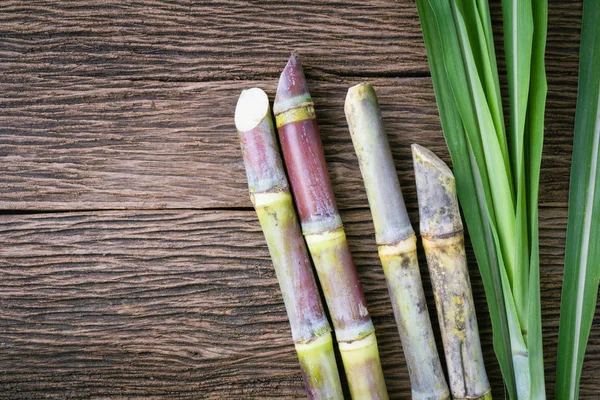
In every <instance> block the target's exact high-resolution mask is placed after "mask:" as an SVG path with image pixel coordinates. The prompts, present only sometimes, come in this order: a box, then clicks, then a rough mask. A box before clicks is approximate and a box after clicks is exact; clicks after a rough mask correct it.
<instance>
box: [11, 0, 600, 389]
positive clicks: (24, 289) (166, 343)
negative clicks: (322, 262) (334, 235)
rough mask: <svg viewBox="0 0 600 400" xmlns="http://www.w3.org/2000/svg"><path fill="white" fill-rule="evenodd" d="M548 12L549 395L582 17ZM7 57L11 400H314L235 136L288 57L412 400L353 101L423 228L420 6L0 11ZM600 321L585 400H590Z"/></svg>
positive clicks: (38, 5)
mask: <svg viewBox="0 0 600 400" xmlns="http://www.w3.org/2000/svg"><path fill="white" fill-rule="evenodd" d="M493 14H494V20H495V21H496V22H499V7H498V6H497V4H496V5H495V6H494V7H493ZM549 14H550V18H549V34H548V48H547V57H546V58H547V65H548V82H549V94H548V106H547V124H546V126H547V128H546V145H545V147H544V158H543V168H542V177H541V180H542V183H541V188H540V190H541V199H540V202H541V204H542V208H541V210H540V235H541V249H540V250H541V279H542V282H541V290H542V313H543V319H544V345H545V347H544V348H545V362H546V364H545V367H546V382H547V386H548V393H549V398H553V397H554V396H553V391H554V390H553V386H554V379H555V376H554V363H555V361H556V356H555V353H556V340H557V330H558V316H559V309H558V307H559V302H560V287H561V280H562V258H563V255H564V237H565V227H566V205H567V197H568V178H569V166H570V159H571V156H570V153H571V141H572V129H573V121H574V108H575V101H576V93H577V59H578V56H577V53H578V47H579V44H578V42H579V28H580V21H579V20H580V17H581V4H580V2H577V1H567V2H559V1H552V2H551V3H550V10H549ZM498 26H499V25H498ZM0 38H1V40H0V212H2V214H1V215H0V276H1V277H2V282H1V283H0V398H2V399H4V398H6V399H38V398H57V399H64V398H74V399H89V398H144V399H148V398H175V399H178V398H182V399H188V398H189V399H191V398H212V399H230V398H231V399H240V398H244V399H245V398H286V399H289V398H299V399H300V398H303V397H304V396H305V395H304V391H303V388H302V382H301V377H300V373H299V368H298V363H297V360H296V356H295V353H294V349H293V346H292V342H291V335H290V332H289V327H288V324H287V320H286V316H285V311H284V308H283V302H282V299H281V294H280V292H279V289H278V287H277V282H276V280H275V277H274V273H273V270H272V267H271V264H270V261H269V257H268V253H267V249H266V245H265V243H264V239H263V237H262V233H261V232H260V228H259V225H258V221H257V219H256V217H255V214H254V212H253V211H252V209H251V208H250V201H249V197H248V194H247V188H246V183H245V176H244V171H243V164H242V160H241V157H240V151H239V145H238V142H237V136H236V134H235V129H234V126H233V121H232V116H233V109H234V106H235V102H236V99H237V96H238V95H239V92H240V90H242V89H243V88H248V87H251V86H260V87H262V88H264V89H265V90H267V92H268V93H269V94H270V95H271V96H272V95H273V94H274V90H275V87H276V83H277V76H278V73H279V70H280V69H281V68H282V67H283V65H284V64H285V62H286V59H287V56H288V54H289V52H290V51H291V50H298V51H300V52H301V53H302V54H303V56H304V62H305V66H306V73H307V77H308V79H309V86H310V88H311V91H312V94H313V96H314V98H315V102H316V105H317V115H318V119H319V123H320V126H321V130H322V135H323V142H324V148H325V153H326V158H327V161H328V166H329V169H330V173H331V176H332V181H333V185H334V191H335V194H336V196H337V198H338V204H339V205H340V208H341V209H342V218H343V220H344V222H345V224H346V226H347V230H348V235H349V241H350V245H351V248H352V250H353V253H354V255H355V261H356V262H357V265H358V268H359V274H360V276H361V279H362V281H363V284H364V286H365V292H366V297H367V301H368V304H369V307H370V310H371V312H372V314H373V317H374V323H375V326H376V329H377V332H378V340H379V344H380V348H381V357H382V362H383V365H384V370H385V375H386V381H387V384H388V388H389V390H390V395H391V397H392V398H395V399H405V398H409V394H410V385H409V382H408V375H407V370H406V366H405V364H404V358H403V355H402V351H401V347H400V342H399V338H398V334H397V331H396V327H395V323H394V320H393V314H392V309H391V306H390V303H389V298H388V294H387V291H386V288H385V283H384V278H383V272H382V270H381V266H380V264H379V261H378V260H377V254H376V248H375V242H374V237H373V227H372V224H371V222H370V215H369V212H368V209H367V208H366V206H367V204H366V196H365V193H364V189H363V187H362V181H361V178H360V173H359V169H358V163H357V160H356V157H355V155H354V151H353V149H352V145H351V141H350V137H349V134H348V132H347V128H346V124H345V118H344V114H343V100H344V97H345V92H346V89H347V87H348V86H349V85H351V84H355V83H358V82H360V81H362V80H369V81H371V82H372V83H373V84H374V86H375V87H376V90H377V92H378V95H379V100H380V103H381V107H382V111H383V114H384V122H385V124H386V129H387V132H388V134H389V137H390V142H391V146H392V151H393V154H394V158H395V160H396V166H397V168H398V171H399V175H400V179H401V183H402V185H403V187H404V192H405V197H406V201H407V204H408V207H409V211H410V213H411V217H412V219H413V223H414V224H415V226H417V218H416V197H415V192H414V182H413V174H412V172H411V160H410V152H409V148H410V144H411V143H413V142H418V143H420V144H423V145H426V146H429V147H430V148H432V149H433V150H434V151H436V152H437V153H438V154H440V155H441V156H442V158H444V159H445V160H446V161H449V159H448V155H447V151H446V149H445V145H444V142H443V136H442V135H441V132H440V127H439V119H438V117H437V108H436V105H435V99H434V96H433V90H432V86H431V80H430V78H429V75H428V67H427V59H426V55H425V51H424V47H423V43H422V38H421V32H420V26H419V20H418V16H417V13H416V8H415V6H414V3H413V1H412V0H402V1H393V0H386V1H384V0H379V1H369V2H364V1H358V0H355V1H324V2H317V1H309V0H303V1H294V2H278V1H274V0H273V1H258V2H254V1H253V2H250V1H232V0H213V1H200V2H190V1H183V0H180V1H159V0H137V1H131V2H123V1H100V0H93V1H87V2H79V1H75V0H70V1H61V2H58V1H56V2H49V1H47V2H42V1H28V2H24V1H3V2H1V3H0ZM421 259H424V258H423V257H422V255H421ZM470 260H471V266H472V268H471V270H472V272H473V273H472V282H473V286H474V291H475V297H476V301H477V310H478V318H479V323H480V331H481V338H482V343H483V346H484V353H485V354H484V355H485V358H486V365H487V368H488V373H489V376H490V379H491V382H492V386H493V388H494V394H495V398H504V396H505V393H504V390H503V387H502V381H501V377H500V373H499V369H498V366H497V363H496V361H495V358H494V355H493V350H492V348H491V328H490V324H489V317H488V315H487V309H486V305H485V300H484V296H483V290H482V285H481V281H480V279H479V275H478V273H477V268H476V266H475V263H474V262H473V257H472V256H471V257H470ZM423 273H424V278H425V279H424V280H425V286H426V289H427V293H428V298H429V299H430V300H431V292H430V287H429V282H428V279H427V274H426V268H424V266H423ZM430 310H431V312H433V310H434V307H433V303H432V302H430ZM599 324H600V318H598V317H597V318H596V319H595V324H594V328H593V329H592V333H591V337H590V343H589V347H588V353H587V355H586V359H585V363H584V370H583V377H582V393H581V398H588V399H594V398H599V397H600V383H598V382H597V379H596V378H595V377H596V376H597V370H598V368H600V325H599ZM438 333H439V332H438V331H437V329H436V334H438Z"/></svg>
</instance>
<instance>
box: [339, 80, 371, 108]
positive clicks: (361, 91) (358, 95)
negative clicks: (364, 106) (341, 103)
mask: <svg viewBox="0 0 600 400" xmlns="http://www.w3.org/2000/svg"><path fill="white" fill-rule="evenodd" d="M374 97H377V96H376V95H375V89H373V85H371V84H370V83H369V82H361V83H359V84H358V85H354V86H352V87H351V88H350V89H348V94H347V95H346V105H348V104H350V103H352V102H353V101H361V100H364V99H372V98H374Z"/></svg>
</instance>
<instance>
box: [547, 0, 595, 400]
mask: <svg viewBox="0 0 600 400" xmlns="http://www.w3.org/2000/svg"><path fill="white" fill-rule="evenodd" d="M598 65H600V2H598V1H596V0H585V1H584V4H583V23H582V30H581V48H580V63H579V90H578V95H577V109H576V115H575V136H574V139H573V154H574V155H576V156H574V157H573V160H572V166H571V186H570V189H569V222H568V225H567V243H566V253H565V272H564V281H563V290H562V296H561V311H560V325H559V338H558V360H557V368H556V373H557V380H556V396H557V398H560V399H576V398H577V397H578V394H579V380H580V377H581V369H582V365H583V358H584V355H585V348H586V345H587V340H588V337H589V333H590V329H591V324H592V320H593V316H594V312H595V309H596V298H597V294H598V280H599V277H600V261H599V260H600V245H598V243H600V154H599V147H600V69H599V68H598Z"/></svg>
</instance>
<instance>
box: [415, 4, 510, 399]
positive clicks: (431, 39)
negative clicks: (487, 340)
mask: <svg viewBox="0 0 600 400" xmlns="http://www.w3.org/2000/svg"><path fill="white" fill-rule="evenodd" d="M416 3H417V8H418V11H419V17H420V19H421V21H422V27H423V37H424V41H425V46H426V49H427V54H428V60H429V65H430V70H431V76H432V80H433V84H434V88H435V96H436V100H437V104H438V109H439V114H440V120H441V123H442V128H443V131H444V136H445V138H446V143H447V145H448V149H449V151H450V156H451V157H452V162H453V169H454V174H455V177H456V186H457V192H458V196H459V199H460V202H461V206H462V208H463V210H464V211H465V212H464V215H465V219H466V222H467V227H468V230H469V235H470V238H471V242H472V244H473V248H474V250H475V256H476V258H477V262H478V265H479V269H480V271H481V277H482V280H483V283H484V287H485V293H486V298H487V303H488V309H489V313H490V318H491V322H492V328H493V342H494V350H495V352H496V357H497V359H498V363H499V365H500V369H501V371H502V375H503V377H504V381H505V383H506V387H507V391H508V393H509V396H510V397H511V398H512V399H516V398H517V394H516V386H515V379H514V370H513V364H512V358H511V343H510V333H509V326H508V320H507V315H506V308H505V304H504V298H503V293H502V283H501V281H500V272H499V266H498V260H497V257H496V255H495V244H494V243H493V242H492V240H491V239H490V238H491V233H490V229H491V228H490V223H489V220H490V219H489V218H487V217H486V216H485V215H483V214H482V213H481V211H480V206H481V204H485V203H486V201H487V200H486V199H487V198H489V197H490V195H489V186H488V185H489V183H488V182H489V181H488V179H487V173H486V170H485V164H484V160H483V151H482V150H481V143H480V141H476V142H475V144H473V143H470V142H468V139H467V135H466V133H465V129H466V128H470V129H474V130H475V131H476V130H477V126H476V123H475V117H474V110H473V109H472V104H471V100H470V97H469V92H468V83H467V79H466V73H465V71H464V67H462V68H461V66H462V62H461V61H460V60H454V61H453V60H451V59H447V57H450V58H451V57H460V48H459V45H458V37H457V31H456V27H455V26H453V25H454V24H453V19H452V11H451V9H450V7H449V4H448V3H446V2H444V1H435V0H417V1H416ZM436 11H437V13H438V14H439V15H436ZM448 18H449V19H448ZM442 38H445V39H446V40H442ZM445 50H448V52H447V53H446V52H445ZM453 79H454V83H455V86H456V88H453V87H452V86H451V84H450V82H451V81H452V80H453ZM461 96H462V97H461ZM459 97H460V99H459ZM459 100H460V101H459ZM460 106H462V107H463V114H464V117H463V116H462V115H461V111H460ZM474 136H477V137H478V135H474ZM477 137H475V139H477ZM476 150H477V153H478V154H477V156H479V160H476V159H475V157H476V155H475V152H476ZM478 163H481V164H482V167H481V168H480V167H479V164H478ZM479 171H482V174H481V176H480V175H479ZM474 173H477V174H478V179H477V180H476V179H475V177H474V176H473V174H474ZM476 184H478V185H479V187H478V188H477V187H476ZM478 193H479V196H478ZM486 238H487V239H486Z"/></svg>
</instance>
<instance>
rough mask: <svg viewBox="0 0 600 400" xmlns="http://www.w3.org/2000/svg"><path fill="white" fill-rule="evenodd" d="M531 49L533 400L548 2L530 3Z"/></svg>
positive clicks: (535, 391)
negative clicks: (531, 17)
mask: <svg viewBox="0 0 600 400" xmlns="http://www.w3.org/2000/svg"><path fill="white" fill-rule="evenodd" d="M532 14H533V24H534V25H533V26H534V27H533V46H532V55H531V79H530V88H529V103H528V105H527V120H526V128H525V131H526V135H527V136H526V138H525V146H524V149H525V154H526V156H525V161H526V162H525V169H526V178H527V180H528V181H527V183H528V188H527V190H528V192H527V201H528V204H527V209H528V212H529V221H528V224H529V243H530V259H529V277H528V280H529V288H528V292H529V293H528V298H527V306H528V311H527V314H528V319H527V322H528V323H527V349H528V351H529V370H530V372H531V394H532V398H535V399H544V398H545V397H546V385H545V381H544V350H543V346H542V315H541V304H540V303H541V301H540V262H539V235H538V192H539V180H540V165H541V160H542V147H543V142H544V109H545V104H546V93H547V91H548V87H547V83H546V72H545V65H544V54H545V48H546V33H547V25H548V2H547V0H533V1H532Z"/></svg>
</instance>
